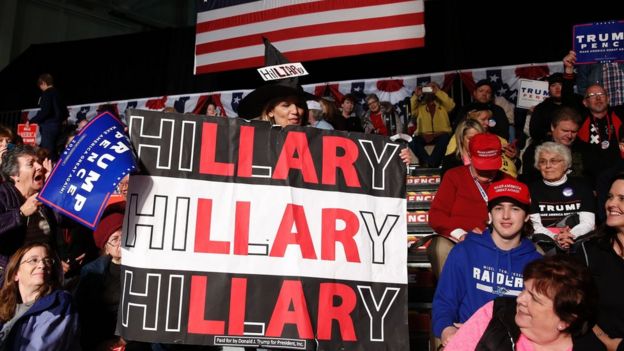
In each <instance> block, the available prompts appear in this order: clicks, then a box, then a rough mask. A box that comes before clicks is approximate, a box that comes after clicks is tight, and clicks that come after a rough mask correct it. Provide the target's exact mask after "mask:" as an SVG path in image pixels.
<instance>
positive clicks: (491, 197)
mask: <svg viewBox="0 0 624 351" xmlns="http://www.w3.org/2000/svg"><path fill="white" fill-rule="evenodd" d="M487 196H488V209H490V210H491V209H492V207H494V206H496V205H498V204H499V203H501V202H511V203H514V204H516V205H518V206H520V207H522V208H523V209H525V211H526V210H527V209H528V208H529V205H531V195H530V194H529V188H528V187H527V186H526V184H524V183H522V182H519V181H517V180H515V179H513V178H505V179H503V180H500V181H498V182H494V183H492V184H490V186H489V187H488V190H487Z"/></svg>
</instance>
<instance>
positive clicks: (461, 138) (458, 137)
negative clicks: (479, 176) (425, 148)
mask: <svg viewBox="0 0 624 351" xmlns="http://www.w3.org/2000/svg"><path fill="white" fill-rule="evenodd" d="M484 131H485V130H484V129H483V127H482V126H481V124H480V123H479V122H478V121H477V120H474V119H465V120H463V121H461V122H460V123H459V124H458V125H457V128H456V129H455V133H454V134H453V138H452V139H453V140H454V141H455V145H457V147H455V150H454V152H453V151H451V152H448V151H447V154H446V156H444V159H443V160H442V175H444V173H445V172H446V171H447V170H449V169H451V168H453V167H457V166H464V165H468V164H470V152H469V151H468V142H469V141H470V139H472V137H473V136H475V135H477V134H480V133H483V132H484Z"/></svg>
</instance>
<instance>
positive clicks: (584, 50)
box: [572, 20, 624, 64]
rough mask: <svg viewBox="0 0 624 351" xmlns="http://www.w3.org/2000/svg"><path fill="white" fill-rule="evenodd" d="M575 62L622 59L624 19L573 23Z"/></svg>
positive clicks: (623, 52) (585, 62)
mask: <svg viewBox="0 0 624 351" xmlns="http://www.w3.org/2000/svg"><path fill="white" fill-rule="evenodd" d="M572 38H573V41H574V45H573V47H574V51H575V52H576V63H577V64H587V63H596V62H601V63H604V62H621V61H624V21H623V20H620V21H605V22H594V23H586V24H578V25H575V26H574V28H573V30H572Z"/></svg>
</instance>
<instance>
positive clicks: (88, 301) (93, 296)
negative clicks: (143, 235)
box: [76, 212, 125, 350]
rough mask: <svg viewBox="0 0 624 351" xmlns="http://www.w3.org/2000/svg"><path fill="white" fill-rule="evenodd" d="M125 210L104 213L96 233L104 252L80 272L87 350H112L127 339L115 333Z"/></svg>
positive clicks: (83, 336) (83, 338) (80, 304)
mask: <svg viewBox="0 0 624 351" xmlns="http://www.w3.org/2000/svg"><path fill="white" fill-rule="evenodd" d="M123 218H124V215H123V213H121V212H109V213H108V214H106V213H105V214H104V216H103V217H102V220H101V221H100V223H99V224H98V226H97V228H96V229H95V232H94V233H93V235H94V239H95V244H96V245H97V247H99V248H100V249H101V250H102V255H101V256H100V257H99V258H97V259H96V260H94V261H93V262H90V263H89V264H87V265H85V266H84V267H83V268H82V271H81V272H80V283H79V285H78V288H77V290H76V302H77V304H78V310H79V312H80V326H81V343H82V348H83V349H84V350H109V349H111V348H113V347H116V346H121V345H124V344H125V342H124V341H123V340H122V339H121V338H120V337H119V336H116V335H115V326H116V324H117V308H118V305H119V300H120V292H121V280H120V274H121V227H122V225H123Z"/></svg>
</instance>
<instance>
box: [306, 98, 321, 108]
mask: <svg viewBox="0 0 624 351" xmlns="http://www.w3.org/2000/svg"><path fill="white" fill-rule="evenodd" d="M306 104H308V110H319V111H323V108H321V104H320V103H319V102H318V101H314V100H308V101H306Z"/></svg>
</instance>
